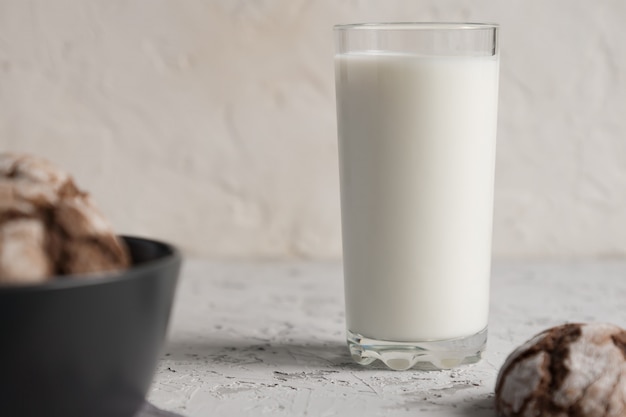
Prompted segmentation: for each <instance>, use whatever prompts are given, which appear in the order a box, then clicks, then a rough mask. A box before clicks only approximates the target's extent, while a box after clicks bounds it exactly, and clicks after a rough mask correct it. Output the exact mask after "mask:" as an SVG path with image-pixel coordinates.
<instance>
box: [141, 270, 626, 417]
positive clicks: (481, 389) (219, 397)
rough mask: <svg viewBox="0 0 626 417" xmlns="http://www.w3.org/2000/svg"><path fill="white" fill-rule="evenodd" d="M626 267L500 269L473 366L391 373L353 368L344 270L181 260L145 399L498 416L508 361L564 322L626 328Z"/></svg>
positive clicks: (207, 406)
mask: <svg viewBox="0 0 626 417" xmlns="http://www.w3.org/2000/svg"><path fill="white" fill-rule="evenodd" d="M625 299H626V261H601V262H600V261H596V262H591V261H589V262H585V261H570V262H496V263H495V265H494V269H493V274H492V285H491V312H490V322H489V341H488V345H487V352H486V354H485V357H484V359H483V360H482V361H481V362H479V363H478V364H475V365H472V366H467V367H464V368H459V369H455V370H450V371H437V372H423V371H403V372H395V371H388V370H385V369H382V368H363V367H360V366H358V365H355V364H353V363H352V362H351V359H350V357H349V356H348V352H347V349H346V345H345V339H344V337H345V336H344V326H345V325H344V313H343V281H342V269H341V264H339V263H332V262H327V263H323V262H322V263H320V262H308V263H306V262H304V263H250V262H239V263H215V262H206V261H194V260H191V261H187V262H186V264H185V266H184V268H183V271H182V275H181V280H180V284H179V288H178V293H177V297H176V303H175V307H174V311H173V316H172V320H171V323H170V332H169V337H168V342H167V344H166V346H165V349H164V352H163V356H162V358H161V361H160V363H159V366H158V370H157V373H156V376H155V379H154V382H153V385H152V388H151V391H150V393H149V395H148V399H149V401H151V402H152V403H154V404H155V405H156V406H158V407H160V408H163V409H166V410H171V411H175V412H178V413H181V414H183V415H185V416H191V417H196V416H197V417H203V416H224V417H229V416H263V415H268V416H348V417H349V416H360V417H363V416H415V415H419V416H476V417H478V416H493V415H494V411H493V395H494V394H493V390H494V384H495V380H496V376H497V372H498V370H499V368H500V366H501V365H502V363H503V362H504V360H505V359H506V356H507V355H508V354H509V353H510V352H511V351H512V350H513V349H514V348H515V347H516V346H518V345H519V344H521V343H522V342H524V341H525V340H527V339H529V338H530V337H531V336H532V335H533V334H535V333H537V332H539V331H541V330H543V329H545V328H548V327H551V326H553V325H557V324H561V323H564V322H577V321H584V322H590V321H602V322H612V323H615V324H618V325H620V326H623V327H624V326H626V307H624V300H625Z"/></svg>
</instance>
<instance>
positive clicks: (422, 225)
mask: <svg viewBox="0 0 626 417" xmlns="http://www.w3.org/2000/svg"><path fill="white" fill-rule="evenodd" d="M335 66H336V80H337V115H338V131H339V154H340V176H341V207H342V229H343V230H342V232H343V250H344V273H345V294H346V315H347V316H346V320H347V327H348V329H349V330H350V331H352V332H354V333H358V334H360V335H362V336H365V337H369V338H373V339H378V340H390V341H403V342H411V341H430V340H445V339H451V338H457V337H464V336H469V335H472V334H475V333H477V332H479V331H481V330H482V329H484V328H485V327H486V326H487V315H488V307H489V275H490V254H491V231H492V207H493V183H494V159H495V137H496V112H497V92H498V61H497V59H496V58H493V57H420V56H416V55H408V54H390V53H378V52H371V53H349V54H340V55H337V56H336V57H335Z"/></svg>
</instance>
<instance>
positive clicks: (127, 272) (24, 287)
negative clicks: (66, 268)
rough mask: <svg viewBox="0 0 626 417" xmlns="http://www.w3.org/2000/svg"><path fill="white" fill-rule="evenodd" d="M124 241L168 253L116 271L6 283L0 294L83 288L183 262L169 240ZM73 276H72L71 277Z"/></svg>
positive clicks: (124, 236) (106, 283)
mask: <svg viewBox="0 0 626 417" xmlns="http://www.w3.org/2000/svg"><path fill="white" fill-rule="evenodd" d="M118 237H119V238H120V239H122V240H123V241H124V242H132V241H135V242H143V243H148V244H152V245H158V246H161V247H164V248H165V250H166V251H167V252H169V253H168V254H166V255H164V256H161V257H158V258H156V259H153V260H150V261H146V262H142V263H140V264H138V265H132V266H131V267H129V268H125V269H118V270H114V271H103V272H96V273H92V274H75V275H67V276H63V278H61V279H54V278H52V279H50V280H48V281H46V282H44V283H35V284H6V285H1V286H0V295H2V294H10V293H17V292H43V291H55V290H65V289H70V288H83V287H92V286H98V285H110V284H114V283H118V282H121V281H129V280H135V279H139V278H141V277H142V276H145V275H146V274H147V273H149V272H150V271H153V270H158V269H162V268H164V267H167V266H170V265H175V264H177V263H180V262H182V255H181V252H180V250H179V249H178V248H177V247H176V246H174V245H172V244H170V243H167V242H164V241H160V240H155V239H149V238H144V237H138V236H127V235H118ZM69 277H71V278H69Z"/></svg>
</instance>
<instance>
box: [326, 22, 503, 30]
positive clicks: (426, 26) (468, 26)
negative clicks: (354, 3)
mask: <svg viewBox="0 0 626 417" xmlns="http://www.w3.org/2000/svg"><path fill="white" fill-rule="evenodd" d="M499 28H500V25H499V24H497V23H473V22H371V23H349V24H340V25H335V26H333V29H334V30H335V31H348V30H481V29H483V30H484V29H496V30H497V29H499Z"/></svg>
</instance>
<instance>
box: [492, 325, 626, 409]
mask: <svg viewBox="0 0 626 417" xmlns="http://www.w3.org/2000/svg"><path fill="white" fill-rule="evenodd" d="M496 412H497V414H498V415H499V416H503V417H514V416H523V417H526V416H528V417H530V416H545V417H553V416H554V417H556V416H558V417H567V416H571V417H578V416H580V417H591V416H593V417H613V416H615V417H617V416H623V415H625V414H626V331H625V330H623V329H622V328H620V327H618V326H615V325H612V324H607V323H590V324H582V323H574V324H564V325H562V326H557V327H553V328H551V329H548V330H546V331H544V332H542V333H539V334H538V335H536V336H535V337H533V338H532V339H530V340H529V341H528V342H526V343H524V344H523V345H522V346H520V347H519V348H517V349H516V350H515V351H513V353H511V355H509V357H508V358H507V360H506V362H505V363H504V365H503V366H502V368H501V370H500V373H499V375H498V380H497V382H496Z"/></svg>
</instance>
